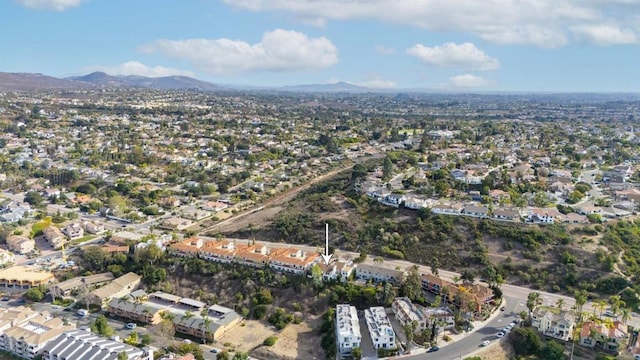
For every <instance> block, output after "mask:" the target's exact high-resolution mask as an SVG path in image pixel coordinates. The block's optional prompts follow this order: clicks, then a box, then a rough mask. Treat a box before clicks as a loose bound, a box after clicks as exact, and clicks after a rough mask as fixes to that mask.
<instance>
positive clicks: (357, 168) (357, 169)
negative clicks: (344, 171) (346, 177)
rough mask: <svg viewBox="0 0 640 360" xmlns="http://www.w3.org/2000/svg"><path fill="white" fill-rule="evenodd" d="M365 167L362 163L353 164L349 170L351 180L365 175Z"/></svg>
mask: <svg viewBox="0 0 640 360" xmlns="http://www.w3.org/2000/svg"><path fill="white" fill-rule="evenodd" d="M367 173H368V172H367V168H366V167H364V165H362V164H355V165H354V166H353V169H352V170H351V180H357V179H360V178H363V177H365V176H367Z"/></svg>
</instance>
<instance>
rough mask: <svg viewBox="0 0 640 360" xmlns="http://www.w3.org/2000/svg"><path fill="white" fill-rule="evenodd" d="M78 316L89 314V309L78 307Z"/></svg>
mask: <svg viewBox="0 0 640 360" xmlns="http://www.w3.org/2000/svg"><path fill="white" fill-rule="evenodd" d="M77 314H78V316H87V315H89V311H88V310H87V309H80V310H78V312H77Z"/></svg>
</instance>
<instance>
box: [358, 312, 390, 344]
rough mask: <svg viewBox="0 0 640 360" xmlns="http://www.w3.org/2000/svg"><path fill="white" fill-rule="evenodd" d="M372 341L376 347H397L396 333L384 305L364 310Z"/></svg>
mask: <svg viewBox="0 0 640 360" xmlns="http://www.w3.org/2000/svg"><path fill="white" fill-rule="evenodd" d="M364 320H365V322H366V323H367V328H368V329H369V334H370V335H371V342H372V343H373V347H374V348H375V349H396V348H397V346H396V333H395V332H394V331H393V327H391V322H390V321H389V318H388V317H387V312H386V311H385V310H384V308H383V307H382V306H374V307H371V308H369V309H365V310H364Z"/></svg>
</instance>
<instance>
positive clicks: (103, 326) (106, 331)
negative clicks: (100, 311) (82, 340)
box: [91, 315, 114, 337]
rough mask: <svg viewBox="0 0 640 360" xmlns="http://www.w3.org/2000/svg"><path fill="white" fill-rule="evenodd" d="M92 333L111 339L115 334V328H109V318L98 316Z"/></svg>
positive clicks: (92, 327) (92, 325) (92, 324)
mask: <svg viewBox="0 0 640 360" xmlns="http://www.w3.org/2000/svg"><path fill="white" fill-rule="evenodd" d="M91 331H92V332H94V333H96V334H99V335H102V336H104V337H110V336H112V335H113V333H114V331H113V328H112V327H111V326H109V323H108V322H107V318H106V317H105V316H104V315H98V317H97V318H96V319H95V321H93V322H92V323H91Z"/></svg>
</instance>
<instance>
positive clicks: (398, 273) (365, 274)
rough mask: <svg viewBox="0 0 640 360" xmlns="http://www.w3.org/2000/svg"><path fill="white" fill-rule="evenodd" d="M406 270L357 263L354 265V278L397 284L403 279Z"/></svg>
mask: <svg viewBox="0 0 640 360" xmlns="http://www.w3.org/2000/svg"><path fill="white" fill-rule="evenodd" d="M405 276H406V272H405V271H403V270H394V269H388V268H384V267H381V266H379V265H371V264H358V266H357V267H356V279H359V280H363V281H369V280H371V281H373V282H375V283H379V282H389V283H393V284H396V285H399V284H400V283H402V281H403V280H404V277H405Z"/></svg>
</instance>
